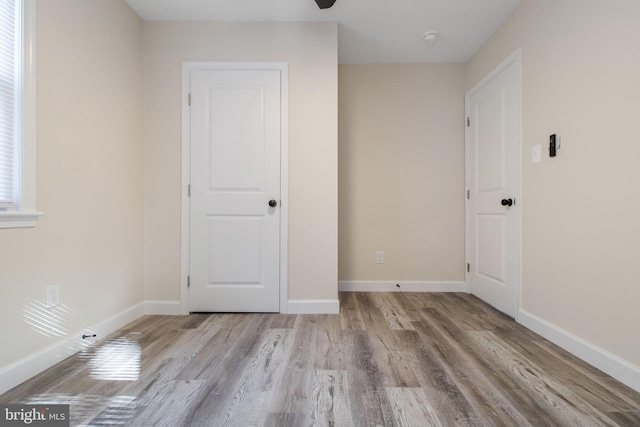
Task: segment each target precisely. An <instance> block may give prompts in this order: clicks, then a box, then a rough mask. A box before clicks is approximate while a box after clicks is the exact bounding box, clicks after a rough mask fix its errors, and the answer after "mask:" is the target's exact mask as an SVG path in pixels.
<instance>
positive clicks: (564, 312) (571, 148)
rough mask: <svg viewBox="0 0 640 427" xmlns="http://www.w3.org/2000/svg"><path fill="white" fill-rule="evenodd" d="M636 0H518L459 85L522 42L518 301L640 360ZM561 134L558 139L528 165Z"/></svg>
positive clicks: (639, 18) (639, 19)
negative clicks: (554, 150)
mask: <svg viewBox="0 0 640 427" xmlns="http://www.w3.org/2000/svg"><path fill="white" fill-rule="evenodd" d="M639 23H640V2H637V1H636V0H616V1H614V2H603V1H600V0H563V1H557V0H524V2H523V3H522V5H521V6H520V8H519V9H518V10H517V11H516V12H515V13H514V15H513V16H512V17H511V18H510V19H509V20H508V21H507V22H506V23H505V24H504V25H503V26H502V27H501V28H500V29H499V31H498V32H497V33H496V34H495V35H494V36H493V38H492V39H491V40H490V41H489V42H488V43H487V44H486V45H485V46H484V47H483V48H482V49H481V50H480V51H479V52H478V54H477V55H476V56H475V57H474V58H473V59H472V60H471V61H470V62H469V64H468V78H467V88H471V87H472V86H473V85H474V84H475V83H476V82H478V81H479V80H480V79H481V78H482V77H483V76H484V75H486V74H487V73H488V72H490V71H491V70H492V69H493V68H494V67H496V66H497V65H498V64H499V63H500V61H502V60H503V59H504V58H506V57H507V56H508V55H509V54H510V53H511V52H513V51H514V50H515V49H516V48H522V66H523V68H522V114H523V116H522V117H523V133H522V136H523V142H522V152H523V160H522V164H523V169H522V190H523V192H522V201H523V204H522V209H523V225H522V227H523V229H522V232H523V270H522V308H523V309H524V310H526V311H528V312H530V313H532V314H534V315H536V316H539V317H541V318H542V319H544V320H546V321H548V322H550V323H552V324H554V325H556V326H558V327H560V328H563V329H565V330H567V331H569V332H571V333H573V334H575V335H577V336H578V337H580V338H582V339H584V340H586V341H588V342H591V343H592V344H595V345H597V346H599V347H602V348H604V349H605V350H608V351H610V352H612V353H614V354H616V355H617V356H619V357H622V358H624V359H626V360H627V361H629V362H631V363H634V364H635V365H636V366H639V365H640V340H639V339H638V325H640V310H638V302H639V301H640V276H639V274H638V260H639V259H640V245H639V244H638V243H639V242H640V201H639V200H638V197H637V195H638V184H639V183H640V167H638V159H640V127H639V126H638V120H639V119H638V118H639V117H640V104H638V102H637V100H638V99H640V84H639V80H638V79H639V76H640V56H639V55H638V40H640V25H639ZM552 133H558V135H560V137H561V139H562V147H561V149H560V150H559V152H558V157H556V158H554V159H550V158H549V157H548V155H547V153H546V150H544V153H545V155H544V157H543V161H542V163H540V164H535V165H533V164H531V149H532V147H533V145H535V144H543V147H544V146H545V144H546V143H547V141H548V136H549V134H552Z"/></svg>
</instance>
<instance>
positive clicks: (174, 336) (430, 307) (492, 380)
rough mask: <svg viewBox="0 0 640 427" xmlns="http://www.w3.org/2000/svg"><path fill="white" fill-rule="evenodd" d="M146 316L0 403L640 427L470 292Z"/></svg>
mask: <svg viewBox="0 0 640 427" xmlns="http://www.w3.org/2000/svg"><path fill="white" fill-rule="evenodd" d="M339 298H340V302H341V312H340V314H339V315H319V314H301V315H283V314H267V313H261V314H253V313H245V314H242V313H235V314H233V313H231V314H224V313H218V314H194V315H190V316H143V317H142V318H140V319H138V320H136V321H135V322H132V323H130V324H129V325H127V326H125V327H124V328H122V329H120V330H118V331H116V332H114V333H113V334H110V335H109V336H108V337H99V338H100V340H99V341H98V342H96V343H95V344H90V343H88V342H87V343H86V344H87V347H86V348H85V349H84V350H83V351H82V352H80V353H78V354H76V355H74V356H72V357H70V358H67V359H65V360H63V361H61V363H59V364H58V365H56V366H54V367H52V368H50V369H48V370H46V371H45V372H43V373H41V374H40V375H37V376H36V377H34V378H33V379H31V380H29V381H26V382H25V383H23V384H21V385H19V386H18V387H16V388H14V389H13V390H10V391H8V392H7V393H5V394H3V395H0V403H28V404H33V403H46V404H69V405H70V416H71V425H74V426H75V425H96V426H98V425H125V426H126V425H154V426H155V425H158V426H165V425H166V426H171V427H177V426H185V427H192V426H207V427H209V426H233V427H236V426H237V427H247V426H278V427H281V426H295V427H300V426H341V425H344V426H358V427H359V426H394V425H400V426H404V425H415V426H420V427H422V426H429V425H442V426H446V427H448V426H455V427H457V426H487V427H489V426H490V427H494V426H508V427H512V426H527V425H529V426H535V427H538V426H549V427H551V426H554V427H555V426H565V425H577V426H581V427H582V426H593V425H598V426H602V425H604V426H607V425H619V426H638V425H640V393H638V392H636V391H634V390H632V389H630V388H629V387H626V386H624V385H623V384H621V383H619V382H617V381H616V380H614V379H613V378H611V377H610V376H608V375H606V374H605V373H603V372H601V371H599V370H598V369H596V368H594V367H592V366H590V365H588V364H586V363H585V362H583V361H581V360H580V359H577V358H576V357H574V356H572V355H570V354H569V353H567V352H565V351H564V350H562V349H561V348H559V347H557V346H555V345H554V344H552V343H550V342H549V341H547V340H545V339H544V338H542V337H540V336H538V335H536V334H535V333H533V332H532V331H529V330H527V329H525V328H523V327H522V326H521V325H519V324H517V323H515V322H514V321H513V320H512V319H510V318H508V316H505V315H504V314H502V313H499V312H497V311H496V310H494V309H493V308H491V307H490V306H489V305H488V304H486V303H484V302H482V301H480V300H479V299H477V298H476V297H474V296H471V295H467V294H460V293H446V294H445V293H429V294H425V293H403V292H394V293H386V294H385V293H380V294H374V293H366V292H360V293H340V294H339Z"/></svg>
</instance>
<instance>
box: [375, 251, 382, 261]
mask: <svg viewBox="0 0 640 427" xmlns="http://www.w3.org/2000/svg"><path fill="white" fill-rule="evenodd" d="M376 264H384V252H383V251H378V252H376Z"/></svg>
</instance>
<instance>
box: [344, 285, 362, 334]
mask: <svg viewBox="0 0 640 427" xmlns="http://www.w3.org/2000/svg"><path fill="white" fill-rule="evenodd" d="M339 295H340V322H341V324H342V329H354V330H365V329H367V327H366V325H365V323H364V319H363V318H362V314H361V311H360V307H359V306H358V301H357V299H356V293H355V292H340V294H339Z"/></svg>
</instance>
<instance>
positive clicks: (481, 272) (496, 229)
mask: <svg viewBox="0 0 640 427" xmlns="http://www.w3.org/2000/svg"><path fill="white" fill-rule="evenodd" d="M518 58H519V55H518V54H515V55H513V56H512V57H511V58H510V59H508V60H507V61H506V62H505V63H504V64H503V65H502V66H501V67H499V68H498V70H496V72H494V73H493V75H491V76H490V77H489V78H487V79H486V80H484V81H483V82H481V83H480V84H479V85H478V86H476V87H475V88H474V89H472V90H471V91H470V92H469V93H468V94H467V114H468V116H467V117H468V118H467V120H468V122H467V124H468V127H467V150H468V159H467V174H468V175H467V177H468V178H467V180H468V185H469V188H468V199H469V200H468V203H467V207H468V210H467V219H468V230H467V253H468V262H469V265H468V273H467V283H468V285H469V290H470V291H471V293H472V294H474V295H477V296H478V297H480V298H481V299H483V300H485V301H486V302H488V303H489V304H491V305H493V306H494V307H496V308H497V309H499V310H501V311H502V312H504V313H506V314H508V315H510V316H512V317H515V315H516V307H517V302H516V286H517V280H518V263H519V250H520V249H519V235H520V229H519V227H520V225H519V224H520V222H519V215H520V212H519V211H520V204H519V188H520V184H519V176H520V150H519V137H518V133H519V120H520V118H519V111H520V110H519V76H518V75H519V66H518Z"/></svg>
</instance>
